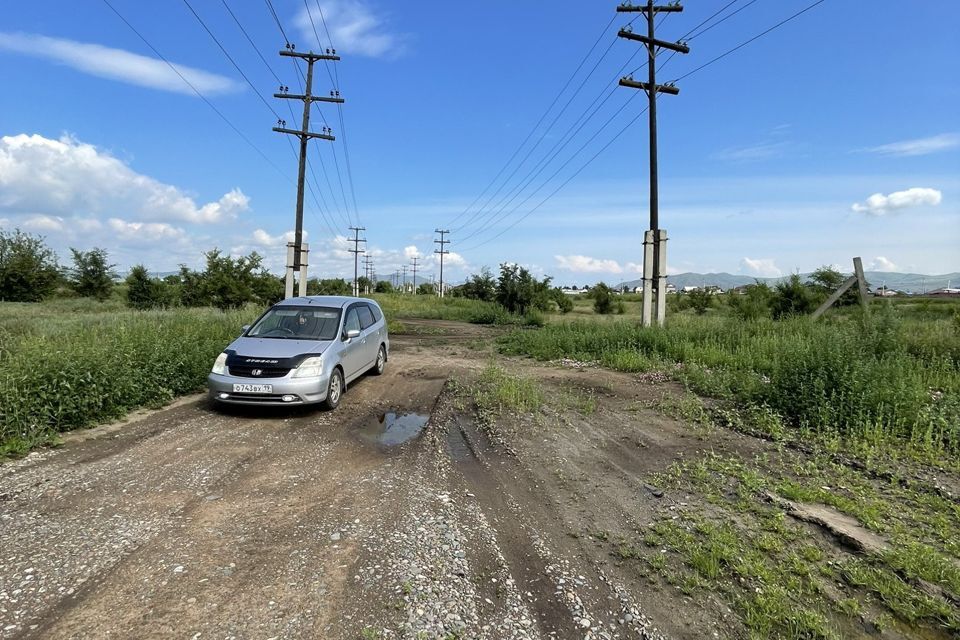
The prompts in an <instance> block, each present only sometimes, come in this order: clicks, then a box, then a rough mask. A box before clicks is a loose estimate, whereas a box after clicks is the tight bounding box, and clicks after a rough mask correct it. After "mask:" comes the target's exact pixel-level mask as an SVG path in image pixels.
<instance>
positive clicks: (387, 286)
mask: <svg viewBox="0 0 960 640" xmlns="http://www.w3.org/2000/svg"><path fill="white" fill-rule="evenodd" d="M374 291H375V292H377V293H393V291H394V290H393V284H392V283H391V282H390V281H389V280H377V286H376V287H374Z"/></svg>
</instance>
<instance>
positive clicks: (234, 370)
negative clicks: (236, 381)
mask: <svg viewBox="0 0 960 640" xmlns="http://www.w3.org/2000/svg"><path fill="white" fill-rule="evenodd" d="M254 371H259V372H260V373H259V374H258V375H254V373H253V372H254ZM288 373H290V369H276V368H274V369H270V368H267V367H236V366H234V367H230V375H232V376H237V377H240V378H282V377H283V376H285V375H287V374H288Z"/></svg>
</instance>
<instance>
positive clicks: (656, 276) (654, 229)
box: [617, 0, 690, 327]
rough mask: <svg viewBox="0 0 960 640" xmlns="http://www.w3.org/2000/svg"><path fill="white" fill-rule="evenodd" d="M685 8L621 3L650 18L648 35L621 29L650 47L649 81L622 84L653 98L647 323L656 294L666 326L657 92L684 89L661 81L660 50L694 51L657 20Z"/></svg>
mask: <svg viewBox="0 0 960 640" xmlns="http://www.w3.org/2000/svg"><path fill="white" fill-rule="evenodd" d="M681 11H683V7H682V6H680V4H679V3H677V4H668V5H659V6H658V5H655V4H654V3H653V0H647V4H646V5H632V4H629V3H624V4H621V5H620V6H618V7H617V12H619V13H643V15H644V17H645V18H646V19H647V35H646V36H642V35H639V34H636V33H633V31H632V30H630V29H629V27H627V28H624V29H620V31H619V32H618V33H617V36H619V37H621V38H625V39H627V40H634V41H636V42H640V43H643V45H644V46H645V47H646V48H647V82H637V81H635V80H634V79H633V78H632V77H624V78H621V79H620V86H622V87H630V88H631V89H642V90H643V91H644V92H646V94H647V97H648V98H649V101H650V106H649V109H648V114H649V121H650V124H649V126H650V229H649V230H648V231H647V232H646V233H645V234H644V240H643V325H644V326H646V327H649V326H650V325H651V324H652V317H653V315H654V314H653V311H654V308H653V297H654V295H656V300H657V303H656V323H657V325H658V326H661V327H662V326H663V324H664V322H665V321H666V315H667V293H666V271H667V232H666V230H664V229H661V228H660V220H659V213H660V193H659V185H658V181H657V94H658V93H669V94H670V95H674V96H675V95H677V94H679V93H680V90H679V89H677V88H676V87H675V86H674V85H672V84H665V85H664V84H657V51H658V50H660V49H670V50H671V51H674V52H676V53H690V48H689V47H688V46H687V45H686V44H684V43H682V42H667V41H665V40H657V39H656V36H655V34H654V20H655V18H656V17H657V14H658V13H679V12H681Z"/></svg>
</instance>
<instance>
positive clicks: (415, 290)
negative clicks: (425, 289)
mask: <svg viewBox="0 0 960 640" xmlns="http://www.w3.org/2000/svg"><path fill="white" fill-rule="evenodd" d="M410 260H412V261H413V295H417V263H418V262H419V261H420V256H413V257H412V258H410Z"/></svg>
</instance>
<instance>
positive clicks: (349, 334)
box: [343, 329, 360, 340]
mask: <svg viewBox="0 0 960 640" xmlns="http://www.w3.org/2000/svg"><path fill="white" fill-rule="evenodd" d="M343 335H344V336H345V337H346V339H347V340H353V339H354V338H357V337H359V336H360V330H359V329H347V330H346V331H344V332H343Z"/></svg>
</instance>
